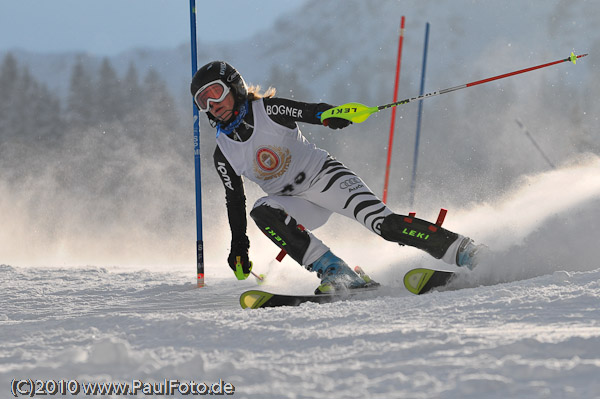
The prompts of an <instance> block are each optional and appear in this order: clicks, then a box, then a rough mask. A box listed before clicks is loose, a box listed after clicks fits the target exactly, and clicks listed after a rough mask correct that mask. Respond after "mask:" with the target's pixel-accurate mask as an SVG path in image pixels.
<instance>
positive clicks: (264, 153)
mask: <svg viewBox="0 0 600 399" xmlns="http://www.w3.org/2000/svg"><path fill="white" fill-rule="evenodd" d="M291 161H292V156H291V154H290V150H289V149H287V148H286V149H283V148H281V147H271V146H268V147H260V148H259V149H258V150H257V151H256V156H255V158H254V174H255V175H256V177H258V178H259V179H262V180H270V179H274V178H277V177H279V176H281V175H282V174H284V173H285V171H286V170H287V169H288V167H289V166H290V162H291Z"/></svg>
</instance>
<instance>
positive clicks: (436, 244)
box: [381, 214, 458, 259]
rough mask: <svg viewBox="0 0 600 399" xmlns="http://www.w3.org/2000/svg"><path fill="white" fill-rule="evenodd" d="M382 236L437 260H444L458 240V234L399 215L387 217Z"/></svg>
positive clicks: (383, 224)
mask: <svg viewBox="0 0 600 399" xmlns="http://www.w3.org/2000/svg"><path fill="white" fill-rule="evenodd" d="M381 236H382V237H383V238H384V239H386V240H388V241H393V242H397V243H399V244H403V245H409V246H411V247H415V248H418V249H421V250H423V251H425V252H427V253H428V254H430V255H431V256H433V257H434V258H437V259H440V258H442V257H443V256H444V254H445V253H446V251H447V250H448V248H449V247H450V245H452V243H454V242H455V241H456V240H457V238H458V234H456V233H453V232H451V231H449V230H446V229H444V228H442V227H440V226H437V225H435V224H433V223H430V222H428V221H426V220H422V219H417V218H415V217H410V216H404V215H397V214H392V215H388V216H386V217H385V219H384V220H383V222H382V223H381Z"/></svg>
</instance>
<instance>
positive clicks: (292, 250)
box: [250, 203, 310, 265]
mask: <svg viewBox="0 0 600 399" xmlns="http://www.w3.org/2000/svg"><path fill="white" fill-rule="evenodd" d="M250 217H252V219H254V222H256V225H257V226H258V228H259V229H260V230H261V231H262V232H263V233H264V234H265V235H266V236H267V237H268V238H269V239H270V240H271V241H273V242H274V243H275V244H276V245H277V246H278V247H279V248H281V249H284V250H285V251H286V252H287V253H288V255H290V256H291V257H292V259H294V260H295V261H296V262H298V263H299V264H301V265H302V264H303V263H302V261H303V258H304V255H305V254H306V251H307V249H308V246H309V245H310V237H309V235H308V233H307V232H306V231H304V229H303V228H302V227H301V226H299V225H298V223H297V222H296V220H295V219H294V218H293V217H291V216H290V215H288V214H287V213H286V212H285V211H283V210H282V209H277V208H273V207H272V206H269V205H266V204H264V203H263V204H261V205H257V206H255V207H254V209H252V211H251V212H250Z"/></svg>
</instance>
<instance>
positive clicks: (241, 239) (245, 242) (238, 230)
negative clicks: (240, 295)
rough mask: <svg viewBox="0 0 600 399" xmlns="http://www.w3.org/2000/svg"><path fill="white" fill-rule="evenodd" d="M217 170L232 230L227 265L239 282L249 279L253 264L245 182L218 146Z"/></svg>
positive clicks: (215, 157) (216, 152)
mask: <svg viewBox="0 0 600 399" xmlns="http://www.w3.org/2000/svg"><path fill="white" fill-rule="evenodd" d="M213 158H214V162H215V168H216V169H217V172H218V174H219V177H220V178H221V182H222V183H223V186H224V187H225V205H226V207H227V216H228V218H229V228H230V229H231V251H230V253H229V256H228V257H227V263H228V264H229V267H230V268H231V269H232V270H233V272H234V274H235V276H236V277H237V278H238V280H243V279H245V278H247V277H248V275H249V274H250V270H252V262H250V260H249V259H248V248H249V247H250V240H249V239H248V236H247V235H246V227H247V220H246V196H245V193H244V181H243V180H242V177H241V176H238V175H237V174H236V173H235V171H234V170H233V168H232V167H231V164H230V163H229V162H228V161H227V159H226V158H225V156H224V155H223V153H222V152H221V149H220V148H219V147H218V146H217V148H216V149H215V153H214V155H213Z"/></svg>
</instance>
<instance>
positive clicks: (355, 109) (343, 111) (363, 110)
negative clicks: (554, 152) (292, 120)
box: [321, 52, 587, 123]
mask: <svg viewBox="0 0 600 399" xmlns="http://www.w3.org/2000/svg"><path fill="white" fill-rule="evenodd" d="M586 55H587V54H581V55H575V53H573V52H572V53H571V55H570V56H569V57H567V58H565V59H562V60H558V61H553V62H549V63H547V64H542V65H538V66H534V67H531V68H525V69H521V70H518V71H514V72H509V73H505V74H503V75H498V76H494V77H491V78H487V79H482V80H477V81H475V82H471V83H466V84H463V85H460V86H454V87H450V88H448V89H443V90H439V91H433V92H431V93H426V94H423V95H420V96H417V97H412V98H407V99H406V100H402V101H397V102H393V103H390V104H385V105H380V106H378V107H369V106H366V105H363V104H360V103H347V104H344V105H340V106H339V107H334V108H331V109H329V110H327V111H325V112H323V114H321V121H324V120H325V119H328V118H342V119H347V120H349V121H351V122H354V123H362V122H364V121H366V120H367V118H368V117H369V116H371V115H372V114H374V113H375V112H379V111H381V110H383V109H387V108H392V107H396V106H398V105H403V104H408V103H411V102H413V101H418V100H423V99H425V98H429V97H434V96H439V95H440V94H446V93H450V92H452V91H456V90H460V89H466V88H467V87H472V86H477V85H480V84H482V83H487V82H491V81H494V80H498V79H503V78H507V77H509V76H514V75H519V74H521V73H525V72H529V71H533V70H536V69H540V68H545V67H549V66H551V65H556V64H560V63H562V62H567V61H571V62H572V63H573V64H575V63H576V61H577V58H582V57H585V56H586Z"/></svg>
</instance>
